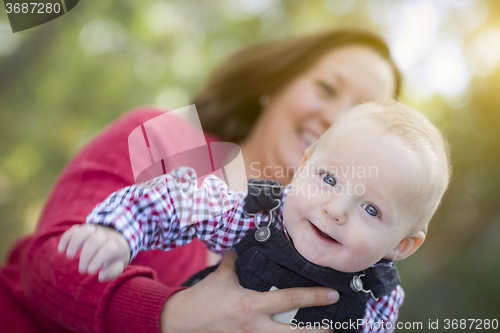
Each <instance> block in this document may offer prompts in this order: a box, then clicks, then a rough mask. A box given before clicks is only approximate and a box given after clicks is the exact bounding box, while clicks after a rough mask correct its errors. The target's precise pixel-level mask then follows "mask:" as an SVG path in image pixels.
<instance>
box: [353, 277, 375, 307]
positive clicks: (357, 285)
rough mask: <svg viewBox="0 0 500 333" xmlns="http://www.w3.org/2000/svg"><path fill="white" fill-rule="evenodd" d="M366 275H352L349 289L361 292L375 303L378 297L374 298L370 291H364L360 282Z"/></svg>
mask: <svg viewBox="0 0 500 333" xmlns="http://www.w3.org/2000/svg"><path fill="white" fill-rule="evenodd" d="M365 275H366V274H365V273H364V272H363V273H361V274H359V275H354V276H353V278H352V280H351V283H350V287H351V289H352V290H353V291H355V292H360V291H361V292H363V293H365V294H370V296H371V297H372V298H373V299H374V300H375V301H378V297H375V295H373V292H372V291H371V290H370V289H364V288H363V281H361V278H362V277H363V276H365Z"/></svg>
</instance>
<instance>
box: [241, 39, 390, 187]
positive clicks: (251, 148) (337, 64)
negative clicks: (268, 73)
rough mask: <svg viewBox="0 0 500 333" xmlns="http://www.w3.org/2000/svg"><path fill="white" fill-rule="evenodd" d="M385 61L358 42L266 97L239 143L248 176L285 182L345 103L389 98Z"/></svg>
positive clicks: (323, 60)
mask: <svg viewBox="0 0 500 333" xmlns="http://www.w3.org/2000/svg"><path fill="white" fill-rule="evenodd" d="M394 91H395V80H394V73H393V71H392V68H391V66H390V64H389V63H388V62H387V61H386V60H385V59H384V58H382V57H381V56H380V55H379V54H378V53H376V51H374V50H372V49H371V48H370V47H368V46H364V45H348V46H344V47H340V48H337V49H334V50H332V51H330V52H328V53H326V54H325V55H324V56H323V57H322V58H320V60H319V61H318V62H317V63H316V64H314V65H313V66H312V67H310V68H309V69H308V70H307V71H305V72H304V73H302V74H301V75H299V76H298V77H296V78H295V79H293V80H292V81H290V82H289V83H288V84H287V85H286V86H285V87H283V88H282V89H281V90H280V91H278V92H277V93H275V94H273V95H270V96H269V98H268V101H267V103H265V105H264V106H263V110H262V114H261V116H260V117H259V119H258V120H257V123H256V124H255V126H254V127H253V129H252V131H251V132H250V135H249V136H248V138H247V139H246V140H245V141H244V142H243V143H242V144H241V149H242V152H243V155H244V158H245V163H246V164H247V176H248V178H272V179H276V180H279V181H281V182H282V183H283V184H288V183H289V182H290V181H291V179H292V177H293V174H294V171H295V169H296V167H297V166H298V165H299V164H300V162H301V160H302V157H303V155H304V152H305V150H306V148H307V147H308V146H309V145H311V144H312V143H314V142H315V141H316V140H317V139H318V138H319V137H320V136H321V135H322V134H323V133H324V132H325V131H326V130H327V129H328V128H329V127H330V126H331V125H332V124H333V123H334V122H335V119H337V117H339V116H340V115H341V114H342V113H344V112H345V111H347V110H348V109H349V108H350V107H351V106H353V105H356V104H359V103H361V102H365V101H371V100H376V99H387V98H391V97H393V96H394Z"/></svg>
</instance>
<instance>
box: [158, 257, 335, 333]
mask: <svg viewBox="0 0 500 333" xmlns="http://www.w3.org/2000/svg"><path fill="white" fill-rule="evenodd" d="M236 257H237V255H236V253H235V252H233V251H228V252H227V253H226V255H225V256H224V259H223V260H222V262H221V264H220V266H219V268H218V269H217V270H216V271H215V272H214V273H212V274H210V275H208V276H207V277H206V278H205V279H203V280H202V281H201V282H199V283H197V284H196V285H195V286H193V287H191V288H189V289H186V290H182V291H180V292H178V293H176V294H174V295H172V296H171V297H170V298H169V299H168V300H167V302H166V303H165V305H164V307H163V310H162V313H161V317H160V331H161V333H166V332H168V333H178V332H232V333H233V332H290V331H293V329H292V328H291V327H290V325H286V324H280V323H277V322H275V321H273V320H272V319H271V316H272V315H273V314H276V313H282V312H286V311H290V310H293V309H297V308H304V307H309V306H316V305H319V306H320V305H328V304H332V303H335V302H336V301H337V300H338V297H339V296H338V293H337V291H334V290H332V289H329V288H326V287H314V288H290V289H281V290H275V291H269V292H257V291H253V290H248V289H245V288H243V287H241V286H240V284H239V280H238V276H237V275H236V269H235V267H234V261H235V260H236Z"/></svg>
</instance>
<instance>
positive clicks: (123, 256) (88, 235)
mask: <svg viewBox="0 0 500 333" xmlns="http://www.w3.org/2000/svg"><path fill="white" fill-rule="evenodd" d="M79 248H82V252H81V253H80V265H79V267H78V271H79V272H80V274H84V273H89V274H95V273H97V271H98V270H99V269H100V272H99V282H104V281H107V280H111V279H114V278H115V277H117V276H118V275H120V274H121V273H122V272H123V269H124V268H125V266H126V265H127V264H128V262H129V259H130V249H129V245H128V243H127V240H126V239H125V237H123V236H122V234H120V233H119V232H118V231H116V230H114V229H111V228H108V227H103V226H99V225H93V224H87V223H84V224H77V225H74V226H72V227H71V228H70V229H68V230H66V232H65V233H64V234H63V236H62V237H61V240H60V241H59V245H58V246H57V250H58V251H59V252H60V253H64V252H65V251H66V257H68V258H74V257H75V255H76V252H77V251H78V249H79Z"/></svg>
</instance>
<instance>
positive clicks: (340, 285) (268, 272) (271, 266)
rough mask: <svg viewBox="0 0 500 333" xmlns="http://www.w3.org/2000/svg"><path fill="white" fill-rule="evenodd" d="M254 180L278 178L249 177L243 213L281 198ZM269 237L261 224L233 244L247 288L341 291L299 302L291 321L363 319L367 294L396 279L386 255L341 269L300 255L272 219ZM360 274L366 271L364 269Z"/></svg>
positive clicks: (386, 288) (377, 293)
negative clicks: (262, 234)
mask: <svg viewBox="0 0 500 333" xmlns="http://www.w3.org/2000/svg"><path fill="white" fill-rule="evenodd" d="M255 184H279V183H277V182H272V181H268V180H267V181H262V180H253V179H252V180H251V181H250V183H249V188H248V196H247V197H246V199H245V201H246V202H245V210H246V212H247V213H250V214H251V213H255V212H258V211H266V210H271V209H272V208H273V207H275V206H276V202H277V201H276V199H279V200H280V202H281V197H282V190H278V191H276V190H275V188H262V187H260V188H258V190H256V187H255V186H253V185H255ZM268 228H269V231H270V237H269V238H268V239H267V240H265V241H259V240H257V238H259V237H256V235H255V234H256V232H259V230H260V229H262V226H260V227H257V228H255V229H253V230H251V231H250V232H249V233H248V234H247V235H245V237H244V238H243V239H242V240H241V242H240V243H238V244H237V245H236V248H235V250H236V252H237V253H238V258H237V259H236V261H235V266H236V270H237V274H238V277H239V279H240V285H241V286H242V287H244V288H247V289H252V290H257V291H269V290H270V289H271V288H272V289H274V288H278V289H284V288H292V287H316V286H325V287H329V288H333V289H336V290H337V291H338V292H339V295H340V298H339V301H338V302H337V303H335V304H331V305H326V306H314V307H309V308H302V309H299V310H298V312H296V314H295V316H294V317H293V319H294V322H295V323H299V322H302V323H304V324H305V323H307V322H311V323H313V322H317V323H322V321H323V319H327V320H328V322H330V320H332V321H333V322H334V323H335V322H339V323H342V322H347V323H349V324H350V323H352V322H355V323H356V322H357V320H358V319H362V318H363V315H364V311H365V308H366V303H367V301H368V297H373V298H378V297H382V296H386V295H389V294H390V293H391V292H392V291H393V290H394V289H395V288H396V287H397V286H398V285H399V284H400V279H399V275H398V272H397V270H396V266H395V264H394V263H393V262H390V261H388V260H381V261H379V262H378V263H377V264H375V265H374V266H372V267H370V268H368V269H366V270H364V271H363V272H356V273H344V272H339V271H337V270H334V269H332V268H327V267H322V266H318V265H316V264H313V263H311V262H309V261H307V260H306V259H304V258H303V257H302V256H301V255H300V254H299V253H298V252H297V250H296V249H295V248H294V246H293V244H292V242H291V241H290V240H289V239H288V238H287V237H286V236H285V234H284V233H283V232H281V231H280V230H278V229H277V228H276V227H275V226H274V225H269V227H268ZM216 267H217V266H212V267H208V268H207V269H205V270H203V271H200V272H199V273H197V274H195V275H193V276H192V277H191V278H190V279H189V280H188V281H186V282H185V283H184V285H188V286H189V285H193V284H195V283H196V282H198V281H199V280H201V279H202V278H204V277H206V276H207V275H208V274H210V273H211V272H213V271H214V270H215V268H216ZM363 274H364V275H363ZM273 287H274V288H273ZM349 324H347V325H344V327H345V326H347V327H351V328H348V329H335V332H356V331H357V330H356V329H352V327H353V326H352V325H349Z"/></svg>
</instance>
